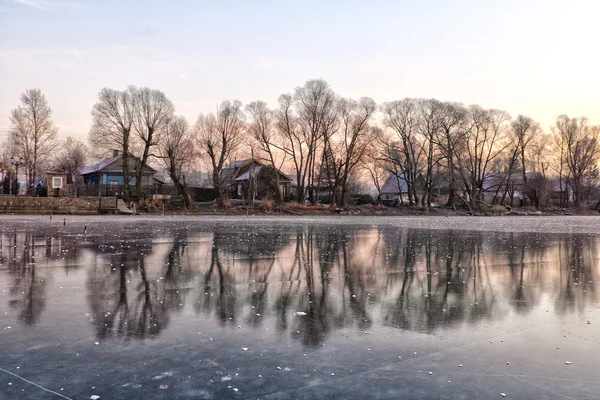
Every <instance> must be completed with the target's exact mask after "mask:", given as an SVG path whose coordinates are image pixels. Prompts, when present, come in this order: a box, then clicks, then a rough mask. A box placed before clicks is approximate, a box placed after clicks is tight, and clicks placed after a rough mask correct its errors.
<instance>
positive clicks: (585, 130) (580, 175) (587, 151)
mask: <svg viewBox="0 0 600 400" xmlns="http://www.w3.org/2000/svg"><path fill="white" fill-rule="evenodd" d="M554 132H555V134H556V135H557V136H558V144H559V145H560V147H561V155H562V157H561V158H562V160H564V165H565V167H566V170H567V171H566V172H567V182H568V184H569V186H570V187H571V191H572V193H573V205H574V206H575V207H580V206H581V202H582V201H583V200H584V197H585V196H584V189H585V186H586V180H589V179H591V178H593V177H595V176H597V173H598V158H599V155H600V154H599V153H600V147H599V146H598V138H599V135H600V127H598V126H591V125H590V124H589V122H588V120H587V118H584V117H582V118H569V117H568V116H566V115H561V116H559V117H558V118H557V119H556V124H555V126H554Z"/></svg>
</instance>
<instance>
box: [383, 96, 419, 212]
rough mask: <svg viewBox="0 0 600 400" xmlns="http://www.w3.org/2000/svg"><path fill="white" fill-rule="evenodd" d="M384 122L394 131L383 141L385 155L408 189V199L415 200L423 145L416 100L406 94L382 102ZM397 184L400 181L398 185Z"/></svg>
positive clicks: (412, 201) (413, 201)
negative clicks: (388, 101) (419, 132)
mask: <svg viewBox="0 0 600 400" xmlns="http://www.w3.org/2000/svg"><path fill="white" fill-rule="evenodd" d="M383 114H384V124H385V125H386V126H387V128H388V129H389V130H391V131H392V132H393V134H394V136H395V137H394V138H390V140H388V141H386V142H385V144H386V146H385V153H384V155H385V157H386V158H387V159H388V160H389V161H390V164H391V166H392V171H394V173H395V175H396V176H397V177H398V176H399V174H402V176H403V178H404V180H405V182H406V187H407V190H408V203H409V205H414V204H417V203H418V199H417V194H416V182H417V177H418V176H419V174H420V172H421V156H422V154H423V149H422V147H421V146H420V144H419V140H418V129H417V126H418V111H417V106H416V100H414V99H409V98H406V99H404V100H400V101H393V102H390V103H384V104H383ZM398 187H400V185H398Z"/></svg>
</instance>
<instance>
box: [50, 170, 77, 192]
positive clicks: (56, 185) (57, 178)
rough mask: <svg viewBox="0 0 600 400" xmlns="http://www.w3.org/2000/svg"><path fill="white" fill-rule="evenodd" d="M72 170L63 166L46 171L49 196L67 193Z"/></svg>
mask: <svg viewBox="0 0 600 400" xmlns="http://www.w3.org/2000/svg"><path fill="white" fill-rule="evenodd" d="M71 180H72V175H71V172H69V171H65V170H63V169H61V168H55V169H51V170H49V171H46V187H47V188H48V196H49V197H60V196H66V195H67V193H68V192H67V185H68V184H69V183H71Z"/></svg>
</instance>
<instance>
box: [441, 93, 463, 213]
mask: <svg viewBox="0 0 600 400" xmlns="http://www.w3.org/2000/svg"><path fill="white" fill-rule="evenodd" d="M439 118H440V130H439V138H438V146H439V148H440V150H441V152H442V155H443V157H444V158H445V159H446V167H447V173H448V203H447V205H450V204H452V202H453V199H454V198H455V197H456V189H457V184H456V179H455V173H456V166H455V158H456V156H457V154H456V150H455V147H456V146H460V145H461V144H462V142H463V141H464V139H465V130H464V124H465V122H466V119H467V109H466V108H465V106H464V105H462V104H461V103H453V102H443V103H441V104H440V115H439Z"/></svg>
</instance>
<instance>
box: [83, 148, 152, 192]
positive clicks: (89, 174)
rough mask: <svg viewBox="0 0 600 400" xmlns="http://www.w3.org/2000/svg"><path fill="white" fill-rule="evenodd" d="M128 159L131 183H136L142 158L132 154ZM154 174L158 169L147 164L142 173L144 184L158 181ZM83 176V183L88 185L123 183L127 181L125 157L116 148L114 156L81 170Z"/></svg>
mask: <svg viewBox="0 0 600 400" xmlns="http://www.w3.org/2000/svg"><path fill="white" fill-rule="evenodd" d="M127 161H128V165H129V174H130V176H131V177H130V179H129V183H130V184H132V185H134V184H135V177H134V175H135V170H136V168H137V165H138V164H139V163H140V159H139V158H138V157H136V156H134V155H132V154H130V155H129V157H128V160H127ZM154 174H156V171H155V170H154V169H153V168H151V167H149V166H147V165H146V166H145V167H144V172H143V173H142V185H144V186H147V185H152V184H154V183H156V181H155V180H154V179H153V176H154ZM81 176H82V177H83V183H84V184H86V185H90V184H91V185H98V184H100V185H115V186H117V185H123V184H124V183H125V181H124V180H123V157H122V156H121V155H120V154H119V152H118V151H117V150H115V152H114V154H113V156H112V157H110V158H105V159H104V160H102V161H100V162H99V163H98V164H96V165H93V166H91V167H84V168H83V169H82V170H81Z"/></svg>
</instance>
